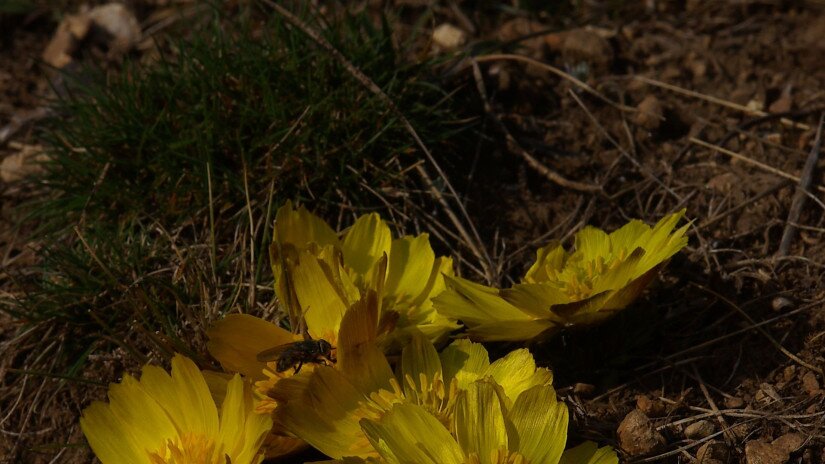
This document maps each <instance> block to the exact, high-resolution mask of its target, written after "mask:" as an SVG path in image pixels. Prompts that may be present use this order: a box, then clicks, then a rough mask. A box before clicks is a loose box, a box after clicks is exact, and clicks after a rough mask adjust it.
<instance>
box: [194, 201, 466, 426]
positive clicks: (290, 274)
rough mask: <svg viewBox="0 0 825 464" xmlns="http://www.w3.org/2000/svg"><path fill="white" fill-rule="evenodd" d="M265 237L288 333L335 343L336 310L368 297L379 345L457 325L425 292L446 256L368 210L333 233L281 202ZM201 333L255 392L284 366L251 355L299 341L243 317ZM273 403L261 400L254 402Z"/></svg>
mask: <svg viewBox="0 0 825 464" xmlns="http://www.w3.org/2000/svg"><path fill="white" fill-rule="evenodd" d="M273 242H274V243H273V244H272V247H271V250H270V255H271V260H272V267H273V271H274V274H275V278H276V282H275V291H276V294H277V295H278V299H279V300H280V302H281V303H282V305H283V306H284V307H285V309H286V310H287V311H288V313H289V316H290V320H291V322H292V324H293V328H294V329H295V331H296V332H297V331H298V330H299V329H300V328H305V329H306V332H307V334H308V335H309V336H310V337H311V338H312V339H314V340H326V341H327V342H329V343H330V344H331V345H332V346H333V347H337V346H338V344H339V343H338V341H339V330H340V327H341V321H342V319H343V318H344V314H345V313H346V312H347V311H348V310H349V309H350V308H351V307H353V306H354V305H356V304H359V303H362V302H365V301H366V299H367V298H368V297H370V298H372V300H371V303H372V304H376V305H377V307H376V308H377V309H376V310H377V312H378V315H379V318H380V321H381V324H380V327H377V328H376V330H377V331H378V332H379V333H381V334H382V337H381V338H380V340H378V343H380V344H381V346H382V347H383V348H384V349H385V350H387V351H392V350H398V349H399V348H400V345H401V343H402V342H403V340H405V339H407V338H409V336H410V335H409V334H410V331H411V330H416V331H421V332H423V333H425V334H427V336H428V337H429V338H430V339H431V340H433V341H435V342H439V341H442V340H444V339H445V338H446V336H447V334H448V333H449V332H450V331H452V330H454V329H456V328H458V325H457V324H456V323H455V321H452V320H450V319H449V318H447V317H445V316H442V315H440V314H439V313H437V312H436V311H435V310H434V309H433V304H432V297H433V296H435V295H437V294H439V293H441V292H442V291H443V290H444V289H445V288H446V287H445V284H444V277H443V276H444V275H445V274H446V275H450V274H452V260H451V259H450V258H446V257H438V258H437V257H436V256H435V253H434V252H433V250H432V247H431V246H430V243H429V239H428V237H427V235H426V234H421V235H419V236H417V237H410V236H407V237H402V238H396V239H393V238H392V234H391V233H390V229H389V226H388V225H387V224H386V223H385V222H384V221H383V220H381V218H380V217H379V216H378V215H377V214H374V213H373V214H367V215H364V216H361V217H359V218H358V219H357V220H356V221H355V224H353V226H352V227H350V228H349V229H347V230H346V231H344V233H343V236H342V238H340V239H339V237H338V234H336V233H335V232H334V231H333V230H332V228H330V227H329V226H328V225H327V224H326V223H325V222H324V221H323V220H321V219H320V218H319V217H317V216H315V215H313V214H312V213H310V212H309V211H307V210H306V209H305V208H298V209H294V208H293V207H292V204H291V203H289V202H288V203H287V204H286V205H284V206H283V207H282V208H280V209H279V210H278V213H277V215H276V219H275V234H274V241H273ZM207 334H208V336H209V339H210V341H209V345H208V347H209V351H210V353H211V354H212V355H213V356H214V357H215V358H216V359H217V360H218V361H220V362H221V365H222V366H223V367H224V368H225V369H227V370H229V371H232V372H240V373H242V374H244V375H246V376H248V377H251V378H253V379H255V380H257V381H259V384H258V386H259V390H260V391H262V392H265V391H267V390H269V389H270V388H271V387H272V386H273V385H274V384H275V383H277V382H278V381H279V380H280V379H281V378H284V377H289V376H291V375H292V372H291V371H290V372H277V369H276V368H275V366H274V363H272V362H262V361H258V360H257V359H256V357H257V355H258V354H259V353H261V352H263V351H265V350H267V349H269V348H272V347H274V346H278V345H283V344H287V343H291V342H295V341H297V340H301V339H302V337H301V336H300V335H297V334H295V333H291V332H289V331H287V330H284V329H282V328H280V327H278V326H277V325H275V324H274V323H271V322H268V321H264V320H263V319H260V318H257V317H254V316H249V315H229V316H227V317H226V318H225V319H223V320H221V321H219V322H218V323H216V324H215V325H214V326H213V327H212V328H211V329H210V330H209V331H208V332H207ZM313 368H314V366H313V365H308V366H307V367H305V368H302V369H307V370H308V371H309V370H312V369H313ZM274 406H275V405H274V403H272V402H266V401H264V403H263V404H262V405H261V408H262V409H268V410H272V409H273V408H274Z"/></svg>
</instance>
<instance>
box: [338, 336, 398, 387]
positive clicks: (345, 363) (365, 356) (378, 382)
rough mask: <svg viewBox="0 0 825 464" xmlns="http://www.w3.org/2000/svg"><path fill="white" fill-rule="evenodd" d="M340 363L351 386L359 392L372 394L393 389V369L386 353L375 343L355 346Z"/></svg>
mask: <svg viewBox="0 0 825 464" xmlns="http://www.w3.org/2000/svg"><path fill="white" fill-rule="evenodd" d="M351 349H352V353H351V355H350V354H349V353H347V355H345V356H344V357H343V359H340V360H339V361H338V362H339V364H340V366H339V367H340V368H341V370H342V371H343V372H344V373H345V375H346V378H347V379H348V380H349V382H350V384H351V385H353V386H354V387H355V388H356V389H358V391H361V392H364V393H367V394H369V393H372V392H375V391H378V390H381V389H385V390H389V389H391V386H390V380H391V379H392V377H393V374H392V368H390V363H388V362H387V358H386V357H384V353H383V352H382V351H381V350H380V349H379V348H378V346H376V345H375V344H373V343H364V344H360V345H356V346H353V347H352V348H351Z"/></svg>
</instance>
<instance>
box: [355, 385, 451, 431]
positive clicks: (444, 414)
mask: <svg viewBox="0 0 825 464" xmlns="http://www.w3.org/2000/svg"><path fill="white" fill-rule="evenodd" d="M404 383H405V384H406V387H407V389H406V393H405V390H404V389H403V388H401V384H400V383H399V382H398V380H396V379H394V378H393V379H390V387H391V388H392V391H389V390H384V389H381V390H379V391H377V392H373V393H371V394H370V396H369V399H368V400H367V401H364V402H363V403H362V404H361V412H363V414H364V416H365V417H370V418H372V419H375V420H378V419H379V418H380V417H381V415H383V413H385V412H387V411H389V410H390V409H391V408H392V406H393V405H394V404H397V403H402V402H406V403H412V404H417V405H419V406H421V407H422V408H424V409H425V410H426V411H427V412H429V413H430V414H432V415H433V416H434V417H436V418H437V419H438V420H439V421H440V422H441V423H442V424H444V426H445V427H447V429H451V426H452V417H453V412H454V411H455V402H456V398H457V397H458V393H459V391H458V381H457V380H456V379H452V381H451V382H450V385H449V387H448V386H446V385H445V384H444V380H443V379H442V378H441V373H440V372H439V373H436V375H435V376H434V377H433V379H432V380H430V379H429V378H428V377H427V376H426V375H425V374H423V373H422V374H420V375H419V378H418V383H416V382H415V381H414V380H413V378H412V376H411V375H409V374H407V375H405V376H404Z"/></svg>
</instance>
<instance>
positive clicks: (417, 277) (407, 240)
mask: <svg viewBox="0 0 825 464" xmlns="http://www.w3.org/2000/svg"><path fill="white" fill-rule="evenodd" d="M434 264H435V253H434V252H433V249H432V247H431V246H430V239H429V236H428V235H427V234H421V235H419V236H418V237H415V238H413V237H410V236H407V237H402V238H399V239H395V240H393V241H392V246H391V248H390V256H389V263H388V267H387V282H386V287H385V288H384V292H385V294H386V295H387V297H388V298H393V297H394V298H395V299H397V300H398V299H403V297H407V298H408V299H409V300H413V299H415V298H416V297H418V296H419V295H420V294H421V293H422V292H423V291H424V289H425V288H426V286H427V280H425V279H422V278H421V277H422V276H429V275H430V274H431V273H432V270H433V265H434Z"/></svg>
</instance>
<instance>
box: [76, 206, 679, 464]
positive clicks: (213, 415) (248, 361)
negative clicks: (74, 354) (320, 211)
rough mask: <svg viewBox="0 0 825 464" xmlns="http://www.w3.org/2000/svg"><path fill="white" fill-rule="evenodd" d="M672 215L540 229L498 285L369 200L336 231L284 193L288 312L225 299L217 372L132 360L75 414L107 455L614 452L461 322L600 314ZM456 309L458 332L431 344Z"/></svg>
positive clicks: (488, 457) (281, 270)
mask: <svg viewBox="0 0 825 464" xmlns="http://www.w3.org/2000/svg"><path fill="white" fill-rule="evenodd" d="M683 215H684V212H679V213H675V214H672V215H670V216H667V217H665V218H664V219H662V220H661V221H660V222H659V223H658V224H656V225H655V226H653V227H650V226H648V225H646V224H644V223H642V222H640V221H631V222H630V223H628V224H627V225H625V226H624V227H622V228H620V229H618V230H616V231H615V232H612V233H610V234H608V233H605V232H603V231H601V230H598V229H595V228H591V227H588V228H585V229H583V230H582V231H580V232H579V233H578V234H577V235H576V238H575V249H574V250H573V251H567V250H565V249H564V248H563V247H562V246H561V244H559V243H556V242H554V243H551V244H549V245H547V246H545V247H543V248H541V249H539V250H538V253H537V258H536V262H535V263H534V264H533V265H532V266H531V267H530V269H529V270H528V271H527V273H526V274H525V276H524V277H523V279H522V281H521V282H520V283H518V284H516V285H514V286H513V287H512V288H507V289H497V288H493V287H488V286H484V285H480V284H477V283H474V282H471V281H469V280H467V279H463V278H460V277H457V276H455V275H454V272H453V266H452V260H451V259H450V258H449V257H437V256H436V255H435V253H434V251H433V249H432V247H431V246H430V243H429V238H428V236H427V235H426V234H421V235H418V236H415V237H413V236H404V237H396V238H394V237H393V236H392V233H391V231H390V227H389V225H388V224H387V223H386V222H385V221H384V220H382V219H381V218H380V217H379V216H378V215H377V214H374V213H373V214H367V215H364V216H361V217H359V218H357V219H356V221H355V222H354V223H353V225H352V226H351V227H349V228H348V229H346V230H344V231H342V232H341V233H336V232H335V231H334V230H333V229H332V228H331V227H330V226H329V225H327V224H326V223H325V222H324V221H323V220H321V219H320V218H319V217H317V216H315V215H313V214H312V213H310V212H309V211H307V210H306V209H304V208H297V209H295V208H294V207H293V206H292V204H291V203H287V204H286V205H285V206H283V207H282V208H281V209H280V210H279V211H278V213H277V215H276V222H275V232H274V237H273V243H272V246H271V248H270V258H271V263H272V269H273V273H274V276H275V293H276V296H277V298H278V302H279V303H280V305H281V308H282V309H283V312H282V314H283V315H284V316H285V317H286V319H287V322H288V323H289V328H290V330H287V329H284V328H282V327H281V326H280V325H279V324H278V323H276V322H277V321H268V320H264V319H261V318H258V317H254V316H251V315H246V314H232V315H227V316H226V317H225V318H223V319H222V320H220V321H218V322H217V323H215V324H214V325H213V326H212V327H211V328H209V330H208V331H207V335H208V337H209V343H208V349H209V352H210V353H211V355H212V356H213V357H214V358H215V359H217V360H218V361H219V362H220V364H221V366H222V367H223V369H224V370H225V371H226V372H228V373H222V372H211V371H201V370H199V369H198V368H197V367H196V365H195V363H194V362H193V361H191V360H189V359H188V358H185V357H183V356H181V355H176V356H175V357H174V358H173V359H172V363H171V364H172V368H171V375H170V374H167V372H166V371H164V370H163V369H161V368H160V367H156V366H151V365H149V366H145V367H144V368H143V371H142V375H141V376H140V379H139V380H138V379H135V378H134V377H131V376H129V375H127V376H125V377H124V379H123V380H122V381H121V382H120V383H118V384H113V385H112V386H111V387H110V389H109V402H108V403H101V402H96V403H93V404H92V405H91V406H89V407H88V408H87V409H86V410H84V412H83V417H82V419H81V423H80V425H81V428H82V430H83V433H84V434H85V435H86V437H87V439H88V441H89V444H90V445H91V447H92V450H93V451H94V452H95V454H96V455H97V456H98V458H100V460H101V461H102V462H103V463H104V464H106V463H121V462H128V463H146V464H163V463H165V464H173V463H174V464H183V463H214V464H218V463H220V464H223V463H226V462H232V463H233V464H239V463H240V464H246V463H258V462H261V461H262V460H263V459H264V458H265V457H272V456H282V455H287V454H290V453H294V452H296V451H298V450H301V449H303V448H306V447H308V446H312V447H314V448H315V449H317V450H318V451H320V452H322V453H324V454H325V455H327V456H329V457H330V458H331V459H333V460H334V462H342V463H433V464H436V463H455V464H516V463H519V464H522V463H523V464H527V463H532V464H556V463H563V464H574V463H582V464H614V463H617V462H618V458H617V456H616V453H615V452H614V451H613V450H612V448H610V447H601V448H600V447H599V446H598V445H596V444H595V443H593V442H585V443H582V444H580V445H578V446H576V447H573V448H569V449H565V448H566V447H567V427H568V412H567V407H566V406H565V404H564V403H563V402H561V401H559V399H558V398H557V396H556V392H555V390H554V388H553V374H552V372H551V371H550V370H549V369H546V368H544V367H539V366H537V365H536V362H535V360H534V358H533V356H532V355H531V354H530V352H529V351H528V350H527V349H526V348H521V349H516V350H514V351H512V352H510V353H508V354H506V355H505V356H503V357H501V358H499V359H497V360H492V361H491V359H490V356H489V354H488V352H487V350H486V349H485V348H484V346H483V345H481V344H479V343H476V342H473V341H470V339H473V340H476V341H495V340H530V339H534V338H536V337H540V336H541V337H544V336H548V335H552V334H553V333H555V332H557V331H559V330H562V329H564V328H566V327H570V326H587V325H590V324H594V323H600V322H602V321H604V320H605V319H607V318H608V317H609V316H610V315H612V314H613V313H615V312H616V311H618V310H621V309H623V308H625V307H626V306H628V305H629V304H630V303H632V302H633V301H634V300H635V299H636V298H638V296H639V295H640V294H641V292H642V291H643V290H644V288H645V287H646V286H647V285H648V284H649V283H650V282H651V281H652V280H653V279H654V278H655V276H656V275H657V273H658V271H659V270H660V269H661V268H662V267H663V266H664V263H665V262H666V261H667V260H668V259H669V258H670V257H671V256H673V255H674V254H675V253H677V252H678V251H679V250H680V249H681V248H683V247H684V246H685V245H686V240H687V239H686V237H685V231H686V227H687V226H682V227H681V228H679V229H676V225H677V223H678V222H679V221H680V219H681V218H682V217H683ZM462 324H463V325H464V326H465V327H466V329H467V330H466V334H467V335H468V336H469V337H470V339H467V338H457V339H455V340H454V341H452V343H449V345H447V346H444V345H446V344H447V341H448V337H449V336H450V334H455V333H457V332H458V331H459V329H461V327H462ZM459 333H460V332H459Z"/></svg>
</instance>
